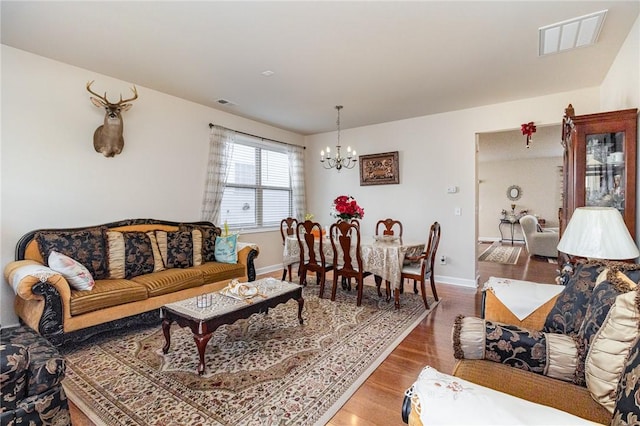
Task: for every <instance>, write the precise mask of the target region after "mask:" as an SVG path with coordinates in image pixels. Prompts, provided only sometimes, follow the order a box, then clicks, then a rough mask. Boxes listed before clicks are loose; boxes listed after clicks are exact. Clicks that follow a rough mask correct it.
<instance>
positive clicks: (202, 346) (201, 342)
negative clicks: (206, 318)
mask: <svg viewBox="0 0 640 426" xmlns="http://www.w3.org/2000/svg"><path fill="white" fill-rule="evenodd" d="M212 334H213V333H207V334H205V335H197V334H194V335H193V340H195V342H196V346H197V347H198V357H199V358H200V363H199V364H198V374H200V375H202V373H204V351H205V350H206V348H207V343H209V339H211V335H212Z"/></svg>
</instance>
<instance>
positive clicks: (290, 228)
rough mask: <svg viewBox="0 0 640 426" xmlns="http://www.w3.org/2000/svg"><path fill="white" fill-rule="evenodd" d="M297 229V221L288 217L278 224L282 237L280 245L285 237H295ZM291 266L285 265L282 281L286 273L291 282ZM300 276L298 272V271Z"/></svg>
mask: <svg viewBox="0 0 640 426" xmlns="http://www.w3.org/2000/svg"><path fill="white" fill-rule="evenodd" d="M297 227H298V220H297V219H296V218H294V217H288V218H286V219H282V221H281V222H280V235H281V236H282V245H283V246H284V243H285V240H286V238H287V237H292V236H294V235H296V228H297ZM291 266H292V265H287V266H286V267H283V268H282V281H284V280H285V279H286V278H287V271H288V272H289V281H293V275H291ZM298 274H300V271H298Z"/></svg>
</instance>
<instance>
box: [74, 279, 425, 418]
mask: <svg viewBox="0 0 640 426" xmlns="http://www.w3.org/2000/svg"><path fill="white" fill-rule="evenodd" d="M317 292H318V287H317V286H316V285H311V284H310V285H309V286H308V287H306V288H305V289H304V298H305V304H304V311H303V318H304V325H302V326H301V325H299V324H298V320H297V306H298V305H297V302H295V301H293V300H291V301H289V302H288V303H286V304H283V305H279V306H278V307H276V308H275V309H271V310H270V311H269V314H268V315H263V314H256V315H253V316H252V317H251V318H249V319H248V320H239V321H237V322H236V323H235V324H232V325H225V326H222V327H220V328H219V329H218V330H217V331H216V332H215V333H214V335H213V337H212V338H211V340H210V341H209V344H208V346H207V351H206V366H207V367H206V370H205V373H204V374H203V376H201V377H200V376H198V374H197V373H196V368H197V363H198V361H197V358H198V356H197V350H196V346H195V343H194V341H193V337H192V335H191V332H190V331H189V330H188V329H183V328H180V327H178V326H177V325H176V324H173V325H172V327H171V348H170V350H169V352H168V353H167V354H166V355H165V354H163V353H162V346H163V345H164V336H163V334H162V329H161V327H160V326H154V327H151V328H145V329H137V330H130V331H128V332H126V331H121V332H117V333H113V334H111V335H101V336H99V337H95V338H93V339H92V340H90V341H87V342H85V343H84V344H82V345H78V346H75V347H71V348H63V353H64V356H65V359H66V361H67V376H66V379H65V381H64V383H63V385H64V388H65V391H66V392H67V395H68V397H69V398H70V400H71V401H73V402H74V403H75V404H76V405H77V406H78V408H79V409H80V410H82V411H83V412H84V413H85V414H86V415H87V416H88V417H89V418H90V419H91V420H92V421H94V422H95V423H96V424H99V425H101V424H106V425H197V424H200V425H312V424H317V425H323V424H326V423H327V422H328V421H329V420H330V419H331V417H333V415H334V414H335V413H336V412H337V411H338V410H339V409H340V407H341V406H342V405H343V404H344V403H345V402H346V401H347V400H348V398H349V397H350V396H351V395H352V394H353V393H354V392H355V391H356V390H357V388H358V387H359V386H360V385H361V384H362V382H364V381H365V380H366V378H367V377H368V376H369V375H370V374H371V373H372V372H373V370H375V369H376V368H377V366H378V365H380V363H381V362H382V361H383V360H384V358H386V357H387V356H388V355H389V353H390V352H391V351H392V350H393V349H394V348H395V347H396V346H397V345H398V344H399V343H400V341H401V340H402V339H403V338H404V337H405V336H406V335H407V334H408V333H409V332H410V331H411V330H412V329H413V328H414V327H415V326H416V325H417V324H418V323H419V322H420V321H421V320H422V319H423V318H424V317H426V316H427V314H428V313H429V312H431V310H433V308H434V307H435V306H436V305H437V302H435V301H434V300H433V299H432V298H430V299H429V303H430V304H429V306H430V307H431V310H429V311H427V310H425V308H424V304H423V302H422V299H421V298H420V296H419V295H414V294H412V293H411V292H405V293H404V294H403V295H402V296H401V303H402V305H401V308H400V309H399V310H395V309H394V306H393V302H391V303H387V302H385V301H384V299H382V300H381V299H380V298H378V296H377V294H376V291H375V288H372V287H369V286H365V288H364V297H363V301H362V306H360V307H357V306H356V302H355V297H356V295H355V291H351V292H347V291H343V290H341V289H340V290H339V291H338V295H337V297H336V301H335V302H331V300H329V299H328V297H329V294H328V293H327V292H326V289H325V298H324V299H320V298H318V296H317Z"/></svg>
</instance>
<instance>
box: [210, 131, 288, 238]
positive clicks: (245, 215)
mask: <svg viewBox="0 0 640 426" xmlns="http://www.w3.org/2000/svg"><path fill="white" fill-rule="evenodd" d="M291 200H292V197H291V179H290V176H289V156H288V154H287V152H286V150H285V149H284V148H283V147H281V146H278V145H277V144H270V143H268V142H264V141H261V140H260V139H257V138H251V137H248V136H244V135H239V134H237V135H236V142H235V144H234V147H233V154H232V156H231V161H230V164H229V176H228V178H227V184H226V186H225V189H224V195H223V196H222V204H221V209H220V219H221V220H222V223H224V222H225V221H226V222H227V224H228V225H229V227H231V228H234V229H243V230H245V229H260V228H272V227H277V226H280V221H281V220H282V219H283V218H285V217H289V216H291V212H292V201H291Z"/></svg>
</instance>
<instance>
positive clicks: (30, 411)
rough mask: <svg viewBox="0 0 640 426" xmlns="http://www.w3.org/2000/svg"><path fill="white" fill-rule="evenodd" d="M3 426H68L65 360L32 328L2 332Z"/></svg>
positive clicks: (0, 390)
mask: <svg viewBox="0 0 640 426" xmlns="http://www.w3.org/2000/svg"><path fill="white" fill-rule="evenodd" d="M0 341H1V342H2V343H1V344H0V365H1V374H0V394H1V395H2V397H1V398H2V404H1V407H0V425H2V426H5V425H6V426H8V425H43V424H46V425H60V426H63V425H69V424H71V418H70V415H69V405H68V402H67V397H66V395H65V393H64V390H63V389H62V385H61V382H62V379H64V375H65V363H64V358H62V356H61V355H60V354H59V353H58V350H57V349H56V348H55V347H54V346H53V345H52V344H51V343H50V342H49V341H47V340H46V339H45V338H43V337H42V336H39V335H38V334H37V333H35V332H34V331H33V330H32V329H30V328H29V327H24V326H22V327H14V328H10V329H3V330H2V331H0Z"/></svg>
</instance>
